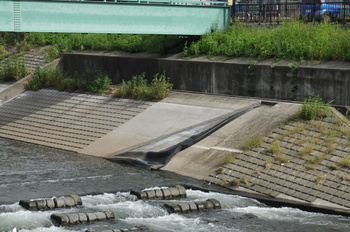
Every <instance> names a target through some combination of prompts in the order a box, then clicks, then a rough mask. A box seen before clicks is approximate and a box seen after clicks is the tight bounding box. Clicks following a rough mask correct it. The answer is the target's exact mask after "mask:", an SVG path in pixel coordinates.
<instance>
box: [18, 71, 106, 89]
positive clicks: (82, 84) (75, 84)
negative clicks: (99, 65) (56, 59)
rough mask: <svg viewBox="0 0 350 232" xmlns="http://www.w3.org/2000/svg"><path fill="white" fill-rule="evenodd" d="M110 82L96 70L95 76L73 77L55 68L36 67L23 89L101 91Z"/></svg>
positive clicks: (76, 75)
mask: <svg viewBox="0 0 350 232" xmlns="http://www.w3.org/2000/svg"><path fill="white" fill-rule="evenodd" d="M87 75H88V77H87ZM110 84H111V80H110V78H109V77H108V76H107V75H106V74H104V73H102V72H98V73H97V74H96V75H95V76H94V75H92V74H89V73H87V74H85V75H83V76H82V77H79V76H78V74H75V75H74V76H73V78H69V77H68V76H66V75H65V74H63V73H62V72H61V71H60V70H59V69H57V68H47V69H40V68H37V69H36V70H35V72H34V73H33V74H32V78H31V80H30V81H29V82H28V83H27V84H26V85H25V89H26V90H39V89H42V88H54V89H58V90H60V91H69V92H73V91H80V92H86V91H89V92H93V93H102V92H104V91H106V90H108V89H109V88H110Z"/></svg>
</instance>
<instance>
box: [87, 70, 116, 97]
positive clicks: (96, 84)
mask: <svg viewBox="0 0 350 232" xmlns="http://www.w3.org/2000/svg"><path fill="white" fill-rule="evenodd" d="M111 83H112V80H111V79H110V78H109V77H108V76H107V75H106V74H104V73H102V72H99V73H98V75H97V78H96V79H95V80H94V81H92V82H91V83H90V84H89V85H88V87H87V88H88V90H89V91H91V92H93V93H103V92H105V91H107V90H108V89H109V88H110V87H111Z"/></svg>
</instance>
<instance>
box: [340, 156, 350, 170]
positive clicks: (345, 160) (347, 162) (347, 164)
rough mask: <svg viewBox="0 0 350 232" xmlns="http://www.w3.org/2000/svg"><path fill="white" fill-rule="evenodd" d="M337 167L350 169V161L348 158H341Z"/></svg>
mask: <svg viewBox="0 0 350 232" xmlns="http://www.w3.org/2000/svg"><path fill="white" fill-rule="evenodd" d="M339 165H340V166H342V167H346V168H350V159H349V158H342V159H341V160H340V161H339Z"/></svg>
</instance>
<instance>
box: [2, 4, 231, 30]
mask: <svg viewBox="0 0 350 232" xmlns="http://www.w3.org/2000/svg"><path fill="white" fill-rule="evenodd" d="M230 16H231V15H230V6H228V5H227V3H226V2H214V1H210V2H200V1H181V0H179V1H177V2H174V1H170V0H169V1H160V0H154V1H152V2H151V3H150V1H144V2H143V1H140V0H135V1H130V0H128V1H123V2H120V0H119V2H118V1H117V0H113V1H103V0H102V1H96V0H95V1H63V0H61V1H53V0H0V31H9V32H10V31H11V32H68V33H117V34H164V35H201V34H204V33H206V32H208V31H210V30H213V29H222V28H225V27H227V26H228V25H229V23H230Z"/></svg>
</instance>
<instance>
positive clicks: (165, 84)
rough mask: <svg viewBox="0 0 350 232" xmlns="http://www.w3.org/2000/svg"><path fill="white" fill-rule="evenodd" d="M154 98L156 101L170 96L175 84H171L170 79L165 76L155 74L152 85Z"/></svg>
mask: <svg viewBox="0 0 350 232" xmlns="http://www.w3.org/2000/svg"><path fill="white" fill-rule="evenodd" d="M151 88H152V97H153V98H155V99H163V98H166V97H167V96H168V95H169V92H170V91H171V90H172V88H173V84H171V83H170V82H169V78H167V77H166V76H165V73H163V74H159V73H157V74H155V75H154V78H153V80H152V84H151Z"/></svg>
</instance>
